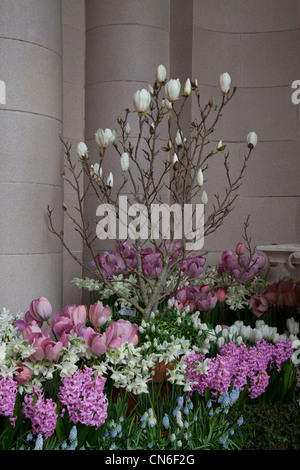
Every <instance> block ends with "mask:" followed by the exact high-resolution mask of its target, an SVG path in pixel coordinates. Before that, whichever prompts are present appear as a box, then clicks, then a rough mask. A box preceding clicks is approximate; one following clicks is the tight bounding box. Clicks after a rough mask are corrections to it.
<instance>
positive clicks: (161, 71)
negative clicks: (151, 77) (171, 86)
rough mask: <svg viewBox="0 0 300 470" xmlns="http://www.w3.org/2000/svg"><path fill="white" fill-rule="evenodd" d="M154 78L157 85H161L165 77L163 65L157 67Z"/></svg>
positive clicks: (165, 72) (165, 70)
mask: <svg viewBox="0 0 300 470" xmlns="http://www.w3.org/2000/svg"><path fill="white" fill-rule="evenodd" d="M155 77H156V80H157V81H158V83H163V82H164V81H165V79H166V77H167V69H166V67H165V66H164V65H159V66H158V67H157V69H156V72H155Z"/></svg>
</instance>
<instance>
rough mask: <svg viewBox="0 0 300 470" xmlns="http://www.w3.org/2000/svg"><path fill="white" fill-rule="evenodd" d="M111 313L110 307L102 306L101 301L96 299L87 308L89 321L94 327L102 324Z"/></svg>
mask: <svg viewBox="0 0 300 470" xmlns="http://www.w3.org/2000/svg"><path fill="white" fill-rule="evenodd" d="M110 315H111V308H110V307H103V304H102V302H100V301H98V302H96V303H95V304H93V305H91V306H90V308H89V318H90V322H91V323H92V325H93V326H94V327H95V328H98V327H101V326H103V325H104V324H105V323H106V322H107V321H108V319H109V317H110Z"/></svg>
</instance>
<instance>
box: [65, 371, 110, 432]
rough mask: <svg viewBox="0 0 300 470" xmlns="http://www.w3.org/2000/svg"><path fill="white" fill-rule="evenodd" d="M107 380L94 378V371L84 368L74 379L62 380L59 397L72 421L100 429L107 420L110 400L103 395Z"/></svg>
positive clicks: (77, 372)
mask: <svg viewBox="0 0 300 470" xmlns="http://www.w3.org/2000/svg"><path fill="white" fill-rule="evenodd" d="M105 381H106V379H105V378H104V377H99V376H94V375H93V370H92V369H91V368H88V367H87V366H85V367H84V370H79V369H78V370H77V371H76V372H75V374H74V375H73V376H72V377H65V378H63V379H62V385H61V387H60V388H59V394H58V397H59V399H60V401H61V404H62V405H63V406H64V409H63V412H64V411H66V410H67V411H68V414H69V418H70V421H72V422H73V423H74V424H76V423H78V422H80V423H82V424H84V425H85V426H95V427H96V429H98V428H99V427H100V426H101V425H102V424H103V423H104V422H105V420H106V417H107V406H108V400H107V397H106V395H105V394H104V393H103V388H104V385H105Z"/></svg>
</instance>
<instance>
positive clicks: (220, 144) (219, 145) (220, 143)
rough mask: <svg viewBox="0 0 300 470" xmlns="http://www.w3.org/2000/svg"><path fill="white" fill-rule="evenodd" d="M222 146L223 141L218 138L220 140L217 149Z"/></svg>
mask: <svg viewBox="0 0 300 470" xmlns="http://www.w3.org/2000/svg"><path fill="white" fill-rule="evenodd" d="M222 146H223V142H222V140H220V142H219V143H218V145H217V150H219V149H220V148H221V147H222Z"/></svg>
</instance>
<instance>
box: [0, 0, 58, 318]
mask: <svg viewBox="0 0 300 470" xmlns="http://www.w3.org/2000/svg"><path fill="white" fill-rule="evenodd" d="M0 31H1V33H0V63H1V77H0V79H1V80H3V81H4V82H5V84H6V104H1V105H0V128H1V149H0V153H1V156H0V191H1V200H0V214H1V215H0V220H1V223H0V279H1V282H0V307H6V308H8V309H10V310H11V311H18V310H20V311H27V309H28V307H29V304H30V301H31V300H32V299H34V298H37V297H41V296H46V297H47V298H48V299H49V300H50V302H51V303H52V306H53V310H54V311H55V310H56V309H58V308H61V304H62V246H61V243H60V242H59V241H58V239H57V238H56V237H55V236H53V235H51V233H50V232H49V231H48V223H47V206H48V205H49V206H50V207H55V213H56V216H55V223H56V225H57V228H58V229H59V230H60V229H61V228H62V211H61V204H62V197H63V188H62V181H61V178H60V168H61V165H62V147H61V142H60V139H59V134H60V132H61V128H62V34H61V1H60V0H51V1H49V0H2V1H1V4H0Z"/></svg>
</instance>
